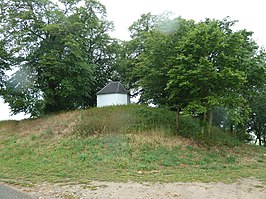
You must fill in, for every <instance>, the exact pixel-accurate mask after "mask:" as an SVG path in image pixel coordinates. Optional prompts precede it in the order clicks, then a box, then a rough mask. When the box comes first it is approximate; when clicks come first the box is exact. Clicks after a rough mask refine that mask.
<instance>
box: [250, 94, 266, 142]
mask: <svg viewBox="0 0 266 199" xmlns="http://www.w3.org/2000/svg"><path fill="white" fill-rule="evenodd" d="M265 113H266V90H265V89H264V90H260V91H259V92H258V93H257V95H256V96H254V98H253V99H252V102H251V116H250V119H249V125H248V127H249V128H248V131H249V132H251V133H254V134H255V136H256V138H255V140H256V142H257V140H258V141H259V145H262V144H264V146H266V114H265Z"/></svg>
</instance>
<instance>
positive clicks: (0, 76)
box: [0, 40, 11, 92]
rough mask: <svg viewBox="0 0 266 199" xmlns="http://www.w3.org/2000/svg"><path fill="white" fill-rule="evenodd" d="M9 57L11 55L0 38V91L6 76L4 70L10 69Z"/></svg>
mask: <svg viewBox="0 0 266 199" xmlns="http://www.w3.org/2000/svg"><path fill="white" fill-rule="evenodd" d="M10 59H11V56H10V55H9V53H8V52H7V51H6V49H5V44H4V41H1V40H0V89H1V90H0V92H1V91H2V87H3V82H4V80H5V77H6V75H5V72H6V71H7V70H9V69H10Z"/></svg>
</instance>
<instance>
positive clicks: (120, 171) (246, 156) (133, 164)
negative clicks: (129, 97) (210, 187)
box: [0, 105, 266, 186]
mask: <svg viewBox="0 0 266 199" xmlns="http://www.w3.org/2000/svg"><path fill="white" fill-rule="evenodd" d="M193 121H194V120H191V119H188V118H182V120H181V127H182V129H181V131H185V130H186V131H188V130H189V129H188V128H189V127H190V128H191V126H193V129H191V132H194V131H195V132H197V128H198V125H197V121H194V123H193ZM188 123H189V124H188ZM191 123H193V124H191ZM174 129H175V114H174V112H171V111H168V110H165V109H158V108H147V107H143V106H136V105H132V106H118V107H105V108H93V109H88V110H80V111H74V112H67V113H60V114H56V115H50V116H46V117H43V118H39V119H28V120H23V121H4V122H0V149H1V150H0V159H1V161H0V181H3V182H7V183H19V184H22V185H23V184H24V185H27V186H28V185H31V184H32V183H33V184H34V183H38V182H44V181H48V182H66V181H71V182H86V181H90V180H112V181H127V180H134V181H160V182H162V181H164V182H177V181H202V182H211V181H223V182H230V181H235V180H236V179H239V178H241V177H249V176H254V177H256V178H259V179H262V180H263V181H264V182H266V170H265V154H266V150H265V148H263V147H256V146H250V145H235V146H234V145H233V143H235V141H234V142H229V141H228V139H229V140H230V138H229V137H228V136H229V135H226V136H225V135H222V136H217V137H218V138H219V137H220V138H219V139H218V140H214V141H215V142H212V143H218V141H220V142H221V143H225V144H226V145H222V144H220V145H218V144H215V145H212V146H207V145H199V144H198V142H196V141H193V140H192V139H186V138H183V137H181V136H179V135H175V131H174ZM215 131H216V130H215V129H214V130H213V132H212V133H213V135H218V134H221V132H219V130H217V132H215ZM215 133H217V134H215ZM186 134H187V135H189V133H186ZM221 137H223V138H224V139H221ZM225 140H227V141H228V142H227V141H225ZM231 140H234V137H232V139H231ZM221 170H222V171H223V172H221Z"/></svg>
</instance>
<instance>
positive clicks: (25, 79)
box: [0, 0, 114, 116]
mask: <svg viewBox="0 0 266 199" xmlns="http://www.w3.org/2000/svg"><path fill="white" fill-rule="evenodd" d="M80 2H81V1H80V0H60V1H59V4H60V6H59V5H57V4H54V3H53V2H52V1H50V0H42V1H39V0H38V1H37V0H34V1H32V0H30V1H29V0H23V1H20V0H11V1H7V0H4V1H3V7H4V8H5V9H3V10H1V16H0V17H1V19H2V21H1V25H2V26H1V27H2V30H1V31H2V34H3V36H4V38H6V39H5V40H6V48H8V49H9V51H10V52H12V53H13V54H15V55H16V57H15V59H14V64H12V65H11V67H16V68H18V71H17V72H16V73H15V74H14V75H13V76H12V78H10V79H9V81H8V82H7V83H6V85H5V86H6V90H5V92H4V95H3V97H4V99H5V101H6V102H8V103H9V104H10V107H11V110H12V111H13V113H18V112H25V113H30V114H31V115H32V116H38V115H41V114H47V113H51V112H58V111H62V110H72V109H78V108H85V107H87V106H93V105H95V102H96V97H95V95H96V92H97V91H98V89H99V88H101V87H102V86H103V85H105V84H106V83H107V81H108V79H109V77H110V74H111V73H112V70H113V69H112V64H113V60H114V45H113V43H114V40H112V39H111V38H110V37H109V36H108V34H107V33H108V31H109V30H111V29H112V24H111V23H110V22H108V21H106V19H105V18H106V10H105V7H104V6H103V5H102V4H100V3H99V2H97V1H94V0H85V1H84V4H85V5H84V6H79V3H80Z"/></svg>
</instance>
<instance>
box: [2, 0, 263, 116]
mask: <svg viewBox="0 0 266 199" xmlns="http://www.w3.org/2000/svg"><path fill="white" fill-rule="evenodd" d="M100 2H101V3H102V4H103V5H105V6H106V9H107V14H108V19H109V21H113V22H114V25H115V29H116V30H115V31H114V32H113V33H112V36H113V37H116V38H119V39H123V40H128V39H129V33H128V31H127V28H128V27H129V26H130V25H131V24H132V23H133V22H134V21H136V20H137V19H139V18H140V15H141V14H145V13H148V12H151V13H152V14H162V13H163V12H165V11H170V12H172V13H173V16H174V17H178V16H181V17H182V18H185V19H194V20H196V21H200V20H204V19H205V18H215V19H223V18H225V17H227V16H230V17H231V19H232V20H238V21H239V22H238V23H237V27H236V28H237V29H243V28H245V29H247V30H249V31H253V32H254V35H253V39H254V40H255V41H256V42H257V43H258V44H259V45H260V46H264V47H265V46H266V26H265V19H266V11H265V8H266V1H265V0H216V1H215V0H100ZM21 118H23V114H19V115H17V116H13V117H11V116H10V114H9V110H8V106H7V105H6V104H3V102H2V100H0V120H6V119H21Z"/></svg>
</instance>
